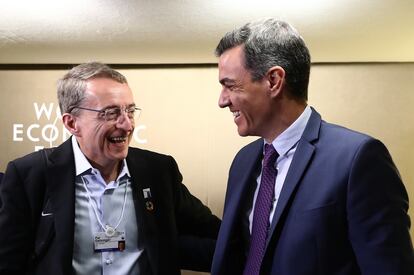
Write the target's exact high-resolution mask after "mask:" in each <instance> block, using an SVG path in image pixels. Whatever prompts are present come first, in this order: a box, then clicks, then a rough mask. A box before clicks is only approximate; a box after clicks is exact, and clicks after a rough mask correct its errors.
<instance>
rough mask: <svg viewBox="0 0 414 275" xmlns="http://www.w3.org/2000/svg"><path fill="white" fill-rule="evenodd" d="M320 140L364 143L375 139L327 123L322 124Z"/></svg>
mask: <svg viewBox="0 0 414 275" xmlns="http://www.w3.org/2000/svg"><path fill="white" fill-rule="evenodd" d="M320 138H331V139H335V140H336V141H337V142H340V141H344V142H346V143H361V142H362V143H364V142H367V141H370V140H374V139H375V138H373V137H372V136H370V135H368V134H365V133H361V132H358V131H355V130H352V129H349V128H346V127H344V126H341V125H337V124H333V123H328V122H325V121H322V124H321V131H320Z"/></svg>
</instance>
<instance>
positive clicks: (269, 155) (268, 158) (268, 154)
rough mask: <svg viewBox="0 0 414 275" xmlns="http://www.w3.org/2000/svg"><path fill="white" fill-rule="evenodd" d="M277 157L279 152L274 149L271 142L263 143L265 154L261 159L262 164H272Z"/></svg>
mask: <svg viewBox="0 0 414 275" xmlns="http://www.w3.org/2000/svg"><path fill="white" fill-rule="evenodd" d="M278 157H279V154H278V153H277V151H276V150H275V147H273V145H272V144H265V155H264V159H263V165H264V166H268V165H273V164H274V163H275V161H276V159H277V158H278Z"/></svg>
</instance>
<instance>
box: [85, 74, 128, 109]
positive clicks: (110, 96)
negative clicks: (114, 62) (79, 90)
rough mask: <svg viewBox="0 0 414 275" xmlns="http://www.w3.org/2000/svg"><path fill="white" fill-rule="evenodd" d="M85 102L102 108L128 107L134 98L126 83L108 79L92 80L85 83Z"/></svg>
mask: <svg viewBox="0 0 414 275" xmlns="http://www.w3.org/2000/svg"><path fill="white" fill-rule="evenodd" d="M85 95H86V100H87V101H88V102H90V103H91V104H96V105H100V106H102V107H105V106H109V105H119V106H124V105H129V104H132V103H134V97H133V94H132V91H131V89H130V88H129V86H128V84H127V83H119V82H117V81H115V80H113V79H110V78H102V77H100V78H94V79H90V80H88V81H87V82H86V91H85Z"/></svg>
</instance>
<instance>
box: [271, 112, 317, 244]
mask: <svg viewBox="0 0 414 275" xmlns="http://www.w3.org/2000/svg"><path fill="white" fill-rule="evenodd" d="M320 124H321V117H320V115H319V114H318V113H317V112H316V111H315V110H314V109H313V108H312V114H311V116H310V118H309V121H308V123H307V125H306V128H305V131H304V132H303V134H302V137H301V139H300V141H299V143H298V147H297V148H296V152H295V155H294V157H293V160H292V163H291V165H290V167H289V171H288V173H287V175H286V178H285V182H284V183H283V187H282V191H281V193H280V196H279V201H278V202H277V206H276V210H275V213H274V215H273V219H272V224H271V227H270V230H269V237H268V238H267V244H266V245H268V244H269V242H270V239H271V238H272V236H273V233H274V231H275V228H276V227H277V225H278V223H279V221H280V218H281V216H282V214H283V213H284V212H285V211H288V204H289V201H290V200H292V199H293V196H294V194H295V190H296V188H297V186H298V184H299V182H300V179H301V177H302V175H303V173H304V172H305V170H306V168H307V167H308V164H309V162H310V161H311V159H312V156H313V154H314V150H315V147H314V145H313V144H312V142H313V141H314V140H316V139H317V138H318V136H319V128H320Z"/></svg>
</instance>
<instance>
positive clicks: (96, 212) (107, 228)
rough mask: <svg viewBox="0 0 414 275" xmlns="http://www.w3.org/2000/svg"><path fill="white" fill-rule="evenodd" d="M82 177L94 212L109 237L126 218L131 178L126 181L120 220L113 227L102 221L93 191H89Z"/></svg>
mask: <svg viewBox="0 0 414 275" xmlns="http://www.w3.org/2000/svg"><path fill="white" fill-rule="evenodd" d="M81 179H82V182H83V186H84V187H85V190H86V195H87V196H88V201H89V204H90V205H91V207H92V209H93V212H94V213H95V217H96V220H97V221H98V223H99V225H100V226H101V227H102V229H103V230H104V231H105V234H106V235H107V236H108V237H112V236H113V235H114V234H115V232H116V229H117V228H118V226H119V225H120V224H121V221H122V219H123V218H124V212H125V205H126V201H127V196H128V192H127V187H128V182H129V180H127V181H126V183H125V192H124V203H123V205H122V211H121V216H120V217H119V220H118V223H117V224H116V226H115V227H112V226H110V225H104V224H103V223H102V221H101V218H100V217H99V215H98V210H97V209H96V208H97V207H95V203H94V201H93V200H92V198H91V192H90V191H89V189H88V187H86V183H85V180H84V179H83V176H81Z"/></svg>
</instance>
